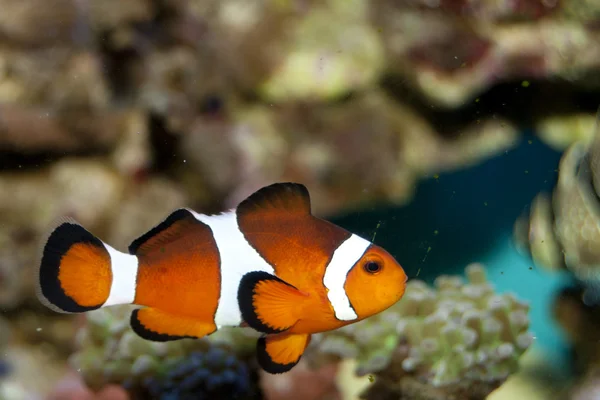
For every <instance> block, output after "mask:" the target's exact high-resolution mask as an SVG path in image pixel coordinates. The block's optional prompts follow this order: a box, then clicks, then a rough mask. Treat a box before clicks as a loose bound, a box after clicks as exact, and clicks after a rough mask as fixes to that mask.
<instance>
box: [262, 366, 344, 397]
mask: <svg viewBox="0 0 600 400" xmlns="http://www.w3.org/2000/svg"><path fill="white" fill-rule="evenodd" d="M339 370H340V368H339V367H338V365H336V364H328V365H324V366H323V367H322V368H311V367H310V366H309V365H308V363H307V362H306V361H305V360H304V359H301V360H300V362H298V364H297V365H296V366H295V367H294V368H293V369H292V370H291V371H289V372H287V373H285V374H278V375H271V374H269V373H267V372H264V371H262V370H261V371H260V375H261V379H260V384H261V387H262V389H263V393H264V397H265V399H267V400H342V399H347V398H348V397H343V396H342V394H341V393H340V387H339V384H338V382H336V380H338V377H339Z"/></svg>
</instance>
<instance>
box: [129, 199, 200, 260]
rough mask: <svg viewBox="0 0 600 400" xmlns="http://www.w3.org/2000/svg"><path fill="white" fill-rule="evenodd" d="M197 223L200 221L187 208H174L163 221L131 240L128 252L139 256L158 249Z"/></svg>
mask: <svg viewBox="0 0 600 400" xmlns="http://www.w3.org/2000/svg"><path fill="white" fill-rule="evenodd" d="M199 223H201V222H200V221H198V220H197V219H196V218H195V217H194V215H193V214H192V213H191V212H190V211H189V210H187V209H185V208H180V209H178V210H175V211H173V212H172V213H171V214H170V215H169V216H168V217H167V218H166V219H165V220H164V221H163V222H161V223H160V224H158V225H156V226H155V227H154V228H152V229H150V230H149V231H148V232H146V233H144V234H143V235H142V236H140V237H139V238H137V239H135V240H134V241H133V242H131V244H130V245H129V254H135V255H138V256H141V255H143V254H146V253H148V252H150V251H152V250H154V249H159V248H161V247H163V246H165V245H166V244H168V243H170V242H172V241H173V240H175V239H177V238H178V237H180V236H181V235H182V234H183V233H185V232H186V230H187V229H189V228H190V227H192V226H194V225H195V224H199Z"/></svg>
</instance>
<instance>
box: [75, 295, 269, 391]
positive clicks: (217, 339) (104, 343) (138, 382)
mask: <svg viewBox="0 0 600 400" xmlns="http://www.w3.org/2000/svg"><path fill="white" fill-rule="evenodd" d="M132 310H133V307H130V306H118V307H112V308H107V309H100V310H96V311H93V312H90V313H88V316H87V323H86V324H85V326H84V327H83V328H82V329H81V330H80V331H79V333H78V338H77V345H78V349H79V350H78V351H77V352H76V353H74V354H73V356H72V357H71V359H70V364H71V366H72V367H73V368H74V369H75V370H77V371H79V372H80V373H81V374H82V376H83V378H84V380H85V382H86V384H87V385H88V386H89V387H91V388H92V389H99V388H101V387H103V386H105V385H106V384H109V383H116V384H122V385H125V386H126V387H127V388H129V389H130V390H131V391H132V393H134V392H138V391H140V390H142V389H143V386H144V385H145V384H150V383H151V381H146V380H145V379H146V378H153V379H155V380H156V382H155V383H157V384H158V386H156V385H150V386H149V387H148V388H149V389H150V390H163V391H168V390H169V387H168V385H167V386H165V385H166V382H167V381H168V380H176V379H178V378H179V377H180V376H179V375H172V376H169V377H167V378H165V379H167V381H161V380H160V379H162V377H165V376H167V375H166V374H167V373H168V372H169V371H171V370H172V371H175V369H174V367H173V365H175V364H178V365H179V366H178V367H177V369H181V370H182V369H185V368H188V369H189V366H190V365H192V366H194V365H196V364H194V363H195V362H198V360H199V359H200V358H199V357H200V356H195V357H194V358H191V359H189V360H187V361H183V360H184V359H185V357H186V356H187V355H189V354H191V353H200V354H204V356H202V357H208V355H210V357H209V358H208V359H206V358H205V359H204V360H205V361H206V366H207V367H208V368H209V370H210V371H213V372H214V371H215V370H213V369H212V368H213V367H214V368H217V367H218V368H217V369H218V370H219V371H222V365H225V364H222V363H221V362H223V363H224V362H225V361H227V362H228V363H229V362H230V361H231V362H233V364H232V365H236V366H239V365H238V362H242V361H239V360H238V359H235V358H231V359H229V358H228V356H229V355H232V354H235V355H236V356H237V357H239V359H240V360H244V357H247V356H249V355H250V354H252V353H251V350H252V351H253V350H254V348H255V342H256V337H257V336H256V335H253V334H252V332H249V331H247V330H245V329H237V332H221V331H219V332H217V333H216V334H214V335H211V336H209V337H208V338H203V339H198V340H193V339H183V340H178V341H173V342H151V341H147V340H144V339H142V338H140V337H139V336H137V335H136V334H135V333H134V332H133V331H132V330H131V328H130V326H129V318H130V314H131V311H132ZM211 351H212V353H210V352H211ZM215 355H216V356H215ZM213 356H215V357H213ZM217 356H219V357H217ZM221 356H223V357H221ZM194 360H195V361H194ZM180 361H181V362H183V364H179V363H180ZM213 364H214V365H213ZM186 366H187V367H186ZM250 367H251V364H247V365H246V367H245V368H250ZM236 368H237V367H236ZM240 368H241V367H240ZM205 372H206V371H205ZM222 372H223V374H224V375H225V378H226V379H229V377H230V375H231V373H225V372H224V371H222ZM236 376H239V375H236ZM204 378H207V375H204ZM204 378H203V377H202V376H200V375H194V376H191V377H190V380H189V381H187V382H188V383H190V385H191V386H189V389H190V390H193V389H195V388H197V385H198V382H199V381H198V379H199V380H200V382H203V380H202V379H204ZM225 378H224V379H225ZM219 379H221V378H218V379H217V380H219ZM161 382H163V383H164V385H163V384H162V383H161ZM236 382H237V384H240V385H241V384H242V383H240V382H239V381H236ZM242 386H243V385H242Z"/></svg>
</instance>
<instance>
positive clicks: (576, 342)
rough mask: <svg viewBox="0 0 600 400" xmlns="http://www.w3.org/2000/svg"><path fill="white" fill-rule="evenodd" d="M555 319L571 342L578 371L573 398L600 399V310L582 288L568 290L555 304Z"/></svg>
mask: <svg viewBox="0 0 600 400" xmlns="http://www.w3.org/2000/svg"><path fill="white" fill-rule="evenodd" d="M553 308H554V317H555V319H556V321H557V322H558V323H559V324H560V326H561V327H562V329H563V331H564V332H565V334H566V336H567V338H568V339H569V342H570V343H571V347H572V353H573V362H574V368H575V371H576V372H577V375H576V378H575V382H573V383H572V384H571V386H572V387H571V388H570V390H569V392H570V393H569V394H568V396H567V397H568V398H569V399H580V400H584V399H593V398H597V397H598V393H599V392H598V390H599V384H598V383H599V382H600V364H599V363H598V359H599V358H598V357H599V356H600V345H599V343H600V323H599V321H600V320H599V318H598V317H599V316H600V307H599V306H598V304H597V303H596V304H589V302H588V301H586V288H585V287H583V286H581V285H576V286H570V287H566V288H564V289H563V290H562V291H561V292H560V293H559V295H558V296H557V298H556V299H555V301H554V305H553Z"/></svg>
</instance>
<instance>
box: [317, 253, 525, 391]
mask: <svg viewBox="0 0 600 400" xmlns="http://www.w3.org/2000/svg"><path fill="white" fill-rule="evenodd" d="M466 274H467V277H468V283H465V282H463V280H462V279H461V278H460V277H455V276H440V277H438V278H437V279H436V281H435V288H431V287H429V286H428V285H426V284H425V283H424V282H421V281H418V280H412V281H409V283H408V285H407V288H406V293H405V295H404V297H403V299H402V300H401V301H399V302H398V303H397V304H396V305H395V306H393V307H392V308H390V309H388V310H386V311H384V312H383V313H381V314H379V315H377V316H374V317H372V318H369V319H367V320H365V321H361V322H359V323H356V324H352V325H348V326H347V327H344V328H341V329H339V330H336V331H333V332H328V333H323V334H319V335H314V338H313V341H312V343H311V345H310V349H309V350H308V351H307V354H308V356H307V357H308V358H309V360H310V361H311V362H312V363H314V364H319V363H324V362H328V361H329V360H331V359H338V358H356V359H357V361H358V366H357V370H356V373H357V374H359V375H365V374H375V375H376V384H375V385H374V386H372V387H371V388H369V389H368V391H367V394H366V396H367V398H373V399H376V398H385V397H378V396H381V395H383V393H388V395H391V394H390V393H394V396H400V397H393V398H407V399H409V398H411V399H412V398H415V399H417V398H419V399H421V398H439V399H441V398H449V397H447V396H451V395H458V394H460V393H467V392H469V391H470V390H472V391H473V392H477V391H480V392H481V393H484V392H485V393H486V394H488V393H490V392H491V391H492V390H493V389H495V388H496V387H497V386H499V385H500V384H501V383H502V382H503V381H504V380H505V379H506V378H507V377H508V376H509V375H510V374H511V373H513V372H514V371H515V370H516V369H517V367H518V359H519V357H520V356H521V355H522V354H523V353H524V352H525V350H527V348H528V347H529V346H530V345H531V343H532V340H533V339H532V336H531V334H530V332H529V331H528V327H529V318H528V309H529V307H528V305H527V304H526V303H524V302H522V301H520V300H518V299H517V298H516V297H515V296H513V295H512V294H497V293H495V291H494V288H493V286H492V284H491V283H489V282H488V281H487V279H486V276H485V271H484V268H483V266H481V265H479V264H471V265H469V266H468V267H467V268H466ZM423 392H425V393H430V395H431V397H419V396H420V395H419V393H423ZM403 396H405V397H403ZM460 398H462V397H460Z"/></svg>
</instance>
